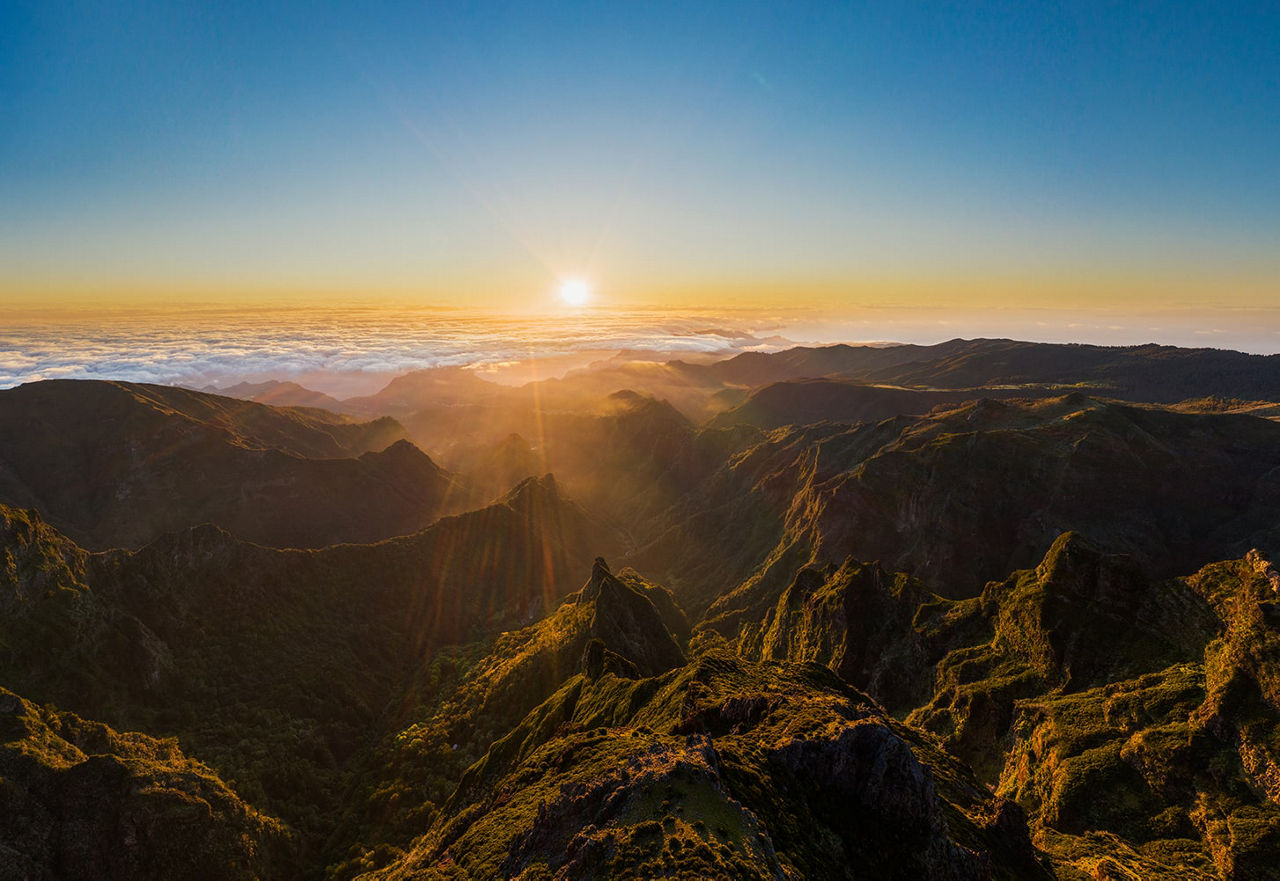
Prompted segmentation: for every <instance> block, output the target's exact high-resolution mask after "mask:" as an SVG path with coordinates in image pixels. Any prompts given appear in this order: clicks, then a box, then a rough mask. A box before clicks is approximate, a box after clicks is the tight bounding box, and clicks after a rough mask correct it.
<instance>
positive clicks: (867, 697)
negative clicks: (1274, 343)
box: [0, 340, 1280, 881]
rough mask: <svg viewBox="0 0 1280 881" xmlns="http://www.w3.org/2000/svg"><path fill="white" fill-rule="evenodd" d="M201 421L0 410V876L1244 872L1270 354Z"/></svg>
mask: <svg viewBox="0 0 1280 881" xmlns="http://www.w3.org/2000/svg"><path fill="white" fill-rule="evenodd" d="M633 354H634V353H633ZM224 392H229V393H233V394H232V395H230V396H229V395H228V394H224V393H217V394H215V393H211V392H209V391H205V392H196V391H190V390H184V389H176V388H170V387H163V386H151V385H139V384H131V383H123V382H91V381H69V380H68V381H57V382H44V383H34V384H31V385H28V386H22V387H19V388H16V389H10V390H7V391H0V806H3V810H0V878H24V879H26V878H40V879H46V878H48V879H53V878H140V877H156V878H314V879H321V878H324V879H350V878H357V877H359V878H386V879H403V878H495V877H509V878H522V879H538V878H603V877H608V878H654V877H680V878H695V877H696V878H726V879H728V878H734V879H736V878H770V879H779V878H781V879H799V878H894V879H897V878H902V879H915V878H937V879H968V878H974V879H978V878H1005V879H1021V878H1046V879H1047V878H1062V879H1073V881H1074V879H1086V878H1093V879H1122V878H1123V879H1127V878H1143V879H1145V878H1177V879H1192V878H1206V877H1208V878H1222V879H1262V878H1273V877H1280V874H1278V872H1277V869H1276V866H1277V865H1280V574H1278V573H1277V567H1276V565H1275V562H1274V561H1276V560H1280V424H1277V421H1276V420H1275V419H1272V418H1268V417H1269V416H1271V415H1274V413H1275V410H1273V408H1275V407H1277V406H1278V405H1280V359H1277V358H1276V357H1275V356H1272V357H1261V356H1250V355H1243V354H1239V353H1231V352H1220V351H1216V350H1209V349H1204V350H1199V349H1197V350H1187V349H1174V348H1170V347H1157V346H1140V347H1126V348H1117V349H1108V348H1102V347H1092V346H1056V345H1044V344H1035V343H1019V342H1013V341H1008V340H976V341H965V340H954V341H951V342H948V343H942V344H939V345H938V346H875V347H859V346H831V347H822V348H797V349H792V350H788V351H784V352H780V353H776V354H761V353H750V354H744V355H738V356H736V357H733V358H729V359H727V360H723V361H718V362H711V363H699V364H689V363H684V362H681V361H678V360H666V361H658V360H655V361H644V360H642V359H638V358H635V357H633V356H632V355H628V356H626V357H621V358H618V359H609V360H605V361H602V362H601V363H599V364H597V365H593V366H592V367H591V368H587V369H584V370H580V371H575V372H571V373H569V374H567V375H566V376H564V377H563V378H560V379H557V380H543V381H540V382H535V383H529V384H526V385H523V386H519V387H511V386H502V385H498V384H496V383H493V382H489V381H487V380H485V379H484V378H483V377H482V376H481V375H479V374H478V372H477V371H471V370H461V369H457V368H449V369H441V370H435V371H423V372H419V373H414V374H408V375H406V376H404V377H401V378H399V379H397V380H396V381H394V382H393V383H391V384H390V385H389V386H388V387H387V389H385V390H384V391H383V392H380V393H378V394H376V395H373V396H369V397H365V398H361V399H352V400H348V401H341V402H339V401H334V400H333V399H329V400H328V401H325V400H324V399H323V398H316V397H314V395H313V394H312V393H310V392H309V391H308V390H306V389H303V388H302V387H301V386H293V385H291V384H288V383H266V384H260V385H258V386H248V385H242V386H239V387H233V388H232V389H227V390H224ZM234 395H242V396H243V397H235V396H234ZM254 397H257V398H269V399H270V400H271V403H263V402H261V401H250V400H246V399H245V398H254ZM315 402H320V403H326V404H328V405H329V406H330V408H331V409H327V410H325V409H316V408H314V407H313V406H311V404H312V403H315ZM437 461H439V462H441V463H443V464H442V465H437ZM446 469H447V470H446Z"/></svg>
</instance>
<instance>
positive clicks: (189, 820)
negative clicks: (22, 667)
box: [0, 688, 295, 881]
mask: <svg viewBox="0 0 1280 881" xmlns="http://www.w3.org/2000/svg"><path fill="white" fill-rule="evenodd" d="M293 850H294V848H293V843H292V842H291V841H290V839H289V833H288V831H287V830H286V829H285V827H284V826H283V825H281V824H280V823H279V822H278V821H276V820H273V819H271V818H269V817H266V816H263V815H261V814H259V813H258V812H257V811H255V810H254V809H253V808H251V807H249V806H248V805H246V804H245V803H244V802H242V801H241V800H240V799H239V798H238V797H237V796H236V794H235V793H234V792H232V791H231V790H230V789H228V788H227V786H226V784H225V783H223V782H222V781H221V780H220V779H218V777H217V776H216V775H215V774H214V773H213V772H212V771H210V770H209V769H208V768H206V767H205V766H203V765H201V764H200V763H199V762H194V761H192V760H190V759H188V758H187V757H186V756H184V755H183V754H182V752H181V751H180V750H179V749H178V746H177V744H176V743H175V742H173V741H171V740H167V741H162V740H156V739H155V738H151V737H147V736H146V735H143V734H137V733H123V734H121V733H117V732H115V731H113V730H112V729H110V728H109V727H107V726H106V725H102V724H101V723H97V722H87V721H85V720H83V719H80V718H79V717H77V716H75V715H73V714H71V713H59V712H56V711H54V710H51V709H42V708H40V707H37V706H35V705H34V704H32V703H31V702H30V701H27V700H24V699H22V698H21V697H19V696H18V695H16V694H14V693H13V692H11V691H8V690H7V689H4V688H0V875H2V876H3V877H5V878H26V879H54V878H58V879H68V881H71V879H86V881H87V879H117V878H118V879H126V878H157V879H174V881H178V879H185V878H191V879H214V878H216V879H232V878H235V879H245V881H250V879H255V878H261V877H269V876H276V875H282V874H285V873H287V872H288V871H291V870H292V868H293V866H294V864H293V859H294V857H295V855H294V853H293Z"/></svg>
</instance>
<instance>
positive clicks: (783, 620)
mask: <svg viewBox="0 0 1280 881" xmlns="http://www.w3.org/2000/svg"><path fill="white" fill-rule="evenodd" d="M1274 571H1275V570H1274V568H1273V567H1272V566H1271V564H1270V563H1269V562H1268V561H1267V560H1266V558H1265V557H1263V556H1262V555H1260V554H1258V553H1256V552H1254V553H1251V554H1250V555H1248V556H1246V557H1245V558H1243V559H1240V560H1235V561H1228V562H1223V563H1216V564H1212V565H1210V566H1208V567H1206V568H1205V569H1203V570H1201V571H1200V572H1199V573H1197V574H1195V575H1194V576H1191V577H1188V578H1179V579H1171V580H1159V579H1152V578H1150V577H1148V576H1146V575H1145V574H1144V573H1143V571H1142V570H1141V569H1140V568H1139V567H1137V566H1136V565H1135V564H1134V562H1133V561H1132V560H1131V559H1129V558H1127V557H1123V556H1117V555H1109V554H1106V553H1104V552H1102V551H1101V550H1100V549H1099V548H1098V547H1097V546H1096V545H1094V544H1092V543H1091V542H1089V541H1088V540H1086V539H1085V538H1083V537H1081V536H1080V535H1078V534H1074V533H1067V534H1064V535H1062V536H1060V537H1059V538H1058V540H1057V541H1055V542H1054V544H1053V546H1052V547H1051V548H1050V550H1049V552H1048V553H1047V554H1046V556H1045V558H1044V559H1043V560H1042V561H1041V563H1040V565H1038V566H1037V567H1036V568H1035V569H1029V570H1023V571H1020V572H1016V573H1014V574H1013V575H1011V576H1009V577H1008V578H1006V579H1004V580H1002V581H995V582H991V583H989V584H988V585H987V586H986V588H985V589H984V590H983V592H982V595H981V596H980V597H976V598H973V599H969V600H947V599H943V598H940V597H936V596H932V595H929V594H927V593H926V592H924V591H923V590H922V588H921V587H920V585H919V584H918V583H915V582H913V581H912V580H910V579H909V578H907V577H906V576H904V575H898V576H896V577H891V576H888V575H887V574H886V573H884V572H883V570H881V569H879V568H878V567H871V566H865V565H858V564H855V563H852V562H847V563H846V564H845V565H844V566H842V567H840V568H839V569H835V568H834V567H832V568H830V569H828V570H826V571H817V570H813V569H805V570H801V572H800V573H799V575H798V576H797V578H796V581H795V582H794V583H793V585H792V586H791V587H789V588H788V589H787V590H786V591H785V592H784V593H783V595H782V597H781V598H780V599H779V601H778V604H777V606H776V607H775V608H774V609H772V610H770V612H769V613H768V614H766V615H765V617H764V618H763V619H762V621H761V622H760V624H759V625H757V626H747V627H744V628H743V629H742V631H741V633H740V636H739V638H738V641H737V648H738V650H739V651H740V652H742V653H744V654H746V655H749V656H752V657H768V658H776V659H789V660H816V661H818V662H820V663H823V664H824V665H826V666H828V667H829V668H830V669H832V670H833V671H837V672H839V673H840V675H841V676H842V678H844V679H845V680H846V681H848V682H850V683H854V684H857V685H859V686H860V687H864V688H867V689H868V690H869V691H870V693H871V694H872V695H873V696H875V697H876V698H877V699H878V700H880V701H881V702H883V703H884V704H885V705H886V706H890V707H896V708H898V709H899V711H900V712H903V713H907V722H908V724H910V725H912V726H914V727H915V728H918V729H921V730H924V731H928V732H931V733H933V734H934V735H935V736H936V737H938V738H939V741H940V742H941V744H942V745H943V746H944V747H945V748H946V749H947V750H948V752H949V753H951V754H953V755H955V756H957V757H959V758H960V759H962V760H964V761H965V762H966V763H967V764H968V765H969V766H970V767H972V768H973V769H974V771H975V772H976V773H977V775H978V777H979V778H980V779H982V780H984V781H985V782H987V783H989V784H991V785H993V786H994V787H996V791H997V792H998V793H999V794H1000V795H1002V796H1004V797H1007V798H1010V799H1012V800H1014V801H1016V802H1017V803H1018V804H1019V805H1020V806H1021V807H1022V808H1023V809H1024V810H1025V811H1026V813H1027V816H1028V818H1029V820H1030V824H1031V829H1032V833H1033V840H1034V842H1035V844H1036V846H1037V847H1039V848H1041V849H1042V850H1043V851H1045V852H1046V853H1047V854H1048V855H1050V857H1051V858H1052V859H1053V861H1054V863H1055V865H1056V866H1057V868H1058V871H1059V873H1060V874H1061V875H1062V876H1064V877H1072V875H1071V873H1072V872H1075V871H1079V872H1083V873H1086V874H1091V875H1094V876H1099V875H1098V873H1102V875H1101V876H1104V877H1110V876H1108V875H1107V874H1106V873H1108V872H1111V873H1112V874H1113V875H1114V876H1116V877H1127V876H1126V875H1125V874H1124V873H1126V872H1130V873H1133V875H1134V876H1136V877H1160V878H1163V877H1170V878H1174V877H1187V878H1190V877H1206V876H1211V877H1223V878H1254V877H1266V876H1267V875H1266V873H1267V872H1268V871H1270V869H1264V868H1263V867H1264V866H1265V865H1266V864H1267V861H1268V860H1271V859H1273V858H1274V857H1275V855H1276V854H1277V853H1280V850H1277V848H1278V847H1280V789H1277V786H1276V780H1278V779H1280V775H1278V773H1277V769H1278V768H1280V763H1278V762H1277V757H1278V756H1280V752H1278V751H1277V746H1278V744H1277V741H1276V733H1275V732H1276V731H1277V725H1276V722H1277V715H1276V713H1277V708H1278V707H1280V702H1278V698H1277V696H1278V695H1280V691H1278V690H1277V688H1276V682H1277V681H1280V679H1278V676H1280V665H1278V662H1280V650H1278V649H1277V646H1278V645H1280V637H1277V635H1276V633H1277V630H1276V626H1275V625H1276V622H1277V621H1278V620H1280V615H1277V613H1276V612H1275V609H1276V608H1277V606H1276V588H1275V585H1274V583H1273V577H1274ZM1276 580H1280V579H1276ZM864 616H865V620H871V621H874V622H877V623H878V624H879V625H881V626H879V627H872V628H868V627H866V626H865V625H864V624H863V621H864ZM867 658H870V659H872V661H873V663H872V664H870V665H868V664H867V663H866V661H865V660H864V659H867Z"/></svg>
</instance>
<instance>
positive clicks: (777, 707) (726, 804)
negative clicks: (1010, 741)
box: [374, 644, 1048, 878]
mask: <svg viewBox="0 0 1280 881" xmlns="http://www.w3.org/2000/svg"><path fill="white" fill-rule="evenodd" d="M515 876H520V877H563V878H588V877H612V878H649V877H659V876H662V877H701V878H854V877H876V878H990V877H997V878H1037V877H1048V875H1047V873H1046V872H1045V871H1044V869H1043V868H1042V867H1041V866H1040V865H1039V863H1038V861H1037V858H1036V855H1035V852H1034V850H1033V849H1032V848H1031V846H1030V843H1029V841H1028V839H1027V832H1026V827H1025V825H1024V824H1023V820H1022V817H1021V813H1020V812H1019V811H1018V809H1017V808H1015V807H1014V806H1013V805H1012V804H1010V803H1008V802H1004V801H1001V800H999V799H996V798H993V797H992V796H991V794H990V792H989V791H988V790H985V789H984V788H983V787H982V786H981V785H979V784H977V783H976V782H975V781H973V780H972V778H971V777H970V776H969V774H968V772H967V771H966V770H965V769H964V768H963V767H962V766H961V765H959V764H958V763H956V762H955V761H954V760H953V759H950V758H949V757H948V756H946V755H945V754H944V753H942V752H941V751H940V750H938V749H937V748H936V747H934V746H932V745H931V743H930V742H929V740H928V738H923V737H920V736H919V735H918V734H917V733H915V732H913V731H911V730H910V729H908V728H906V727H905V726H902V725H900V724H898V723H896V722H894V721H893V720H892V719H890V718H888V717H887V716H886V715H884V713H883V711H881V710H879V709H878V708H877V707H876V706H875V704H874V703H873V702H872V701H870V700H869V699H868V698H866V697H865V696H864V695H862V694H860V693H858V692H857V691H854V690H853V689H850V688H849V687H848V686H845V685H843V684H841V683H840V682H839V680H838V679H836V678H835V677H834V676H833V675H831V674H830V673H829V672H827V671H825V670H823V669H822V668H820V667H817V666H813V665H810V666H791V665H776V664H775V665H760V664H753V663H750V662H747V661H744V660H742V659H740V658H735V657H734V656H733V655H731V654H729V653H727V652H726V651H724V649H723V647H720V646H716V645H714V644H704V645H703V646H702V647H701V648H700V650H698V651H697V652H696V656H695V657H694V659H693V660H692V661H691V662H690V663H689V664H687V665H684V666H681V667H677V668H676V669H674V670H671V671H670V672H668V673H666V674H664V675H661V676H658V677H656V678H640V679H635V678H629V677H627V676H618V675H616V674H615V673H613V672H604V673H602V674H600V675H598V676H592V675H581V674H580V675H576V676H573V677H571V678H570V679H569V680H568V681H566V682H565V684H564V685H563V686H562V687H561V688H560V689H559V690H558V691H557V692H556V693H555V694H554V695H552V696H551V697H550V698H549V699H548V700H547V701H546V702H544V703H543V704H542V705H541V706H539V707H538V708H537V709H536V710H534V711H533V712H532V713H530V714H529V715H528V716H527V717H526V718H525V720H524V721H523V722H521V723H520V725H519V726H517V727H516V728H515V729H514V730H513V731H512V732H511V733H510V734H508V735H507V736H506V737H504V738H503V739H502V740H500V741H498V742H497V743H495V744H494V746H493V747H492V748H491V749H490V750H489V753H488V754H487V755H486V757H485V758H484V760H482V761H481V762H480V763H478V764H476V765H475V766H473V767H472V768H471V769H470V770H469V771H468V772H467V776H466V778H465V779H464V780H463V782H462V783H461V784H460V786H459V787H458V790H457V792H456V793H455V794H454V795H453V797H452V798H451V799H450V801H449V803H448V805H447V806H446V809H445V810H444V811H442V812H441V815H440V820H439V821H437V822H436V823H435V824H434V825H433V827H432V828H431V830H430V831H429V832H428V833H427V834H426V835H425V836H423V838H422V839H420V840H419V841H418V842H417V843H416V844H415V846H414V848H413V849H412V850H411V851H410V852H409V853H407V854H406V855H405V856H404V857H403V858H401V859H399V860H397V861H396V862H395V863H393V864H391V865H390V866H388V867H386V868H385V869H383V870H382V871H380V872H378V873H376V875H375V876H374V877H380V878H410V877H443V878H451V877H457V878H468V877H472V878H474V877H515Z"/></svg>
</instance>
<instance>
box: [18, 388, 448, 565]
mask: <svg viewBox="0 0 1280 881" xmlns="http://www.w3.org/2000/svg"><path fill="white" fill-rule="evenodd" d="M398 438H399V439H398ZM388 444H389V445H390V446H388ZM384 447H385V449H384ZM375 450H377V451H375ZM460 495H461V494H460V493H459V491H458V488H457V487H456V486H455V484H454V481H453V479H452V478H451V477H450V476H449V475H448V474H446V473H445V472H443V471H441V470H440V469H439V468H438V467H436V465H435V463H433V462H432V461H431V460H430V459H429V458H428V457H427V456H426V455H425V454H423V453H422V452H421V451H419V450H417V449H416V448H415V447H413V446H412V445H411V444H409V443H408V442H407V441H405V440H403V429H402V428H401V427H400V426H399V425H398V424H397V423H395V422H394V421H392V420H389V419H382V420H378V421H376V422H371V423H354V422H351V421H350V420H348V419H346V418H345V417H340V416H335V415H334V414H332V413H328V412H325V411H321V410H301V409H277V408H272V407H267V406H265V405H262V404H255V403H250V402H245V401H238V400H234V399H231V398H222V397H217V396H214V395H206V394H201V393H199V392H191V391H187V390H185V389H176V388H166V387H163V386H144V385H135V384H129V383H114V382H88V381H71V380H68V381H54V382H42V383H32V384H30V385H26V386H20V387H18V388H15V389H9V390H7V391H3V392H0V502H3V503H7V504H12V505H18V506H22V507H33V508H37V509H39V510H40V511H41V512H42V513H43V514H44V516H45V517H47V518H48V519H49V521H50V522H52V523H54V524H55V525H57V526H58V528H59V529H61V530H62V531H64V532H65V533H66V534H67V535H68V536H70V537H71V538H73V539H75V540H76V541H77V542H80V543H81V544H83V545H84V546H86V547H89V548H95V549H100V548H105V547H120V546H123V547H138V546H140V545H142V544H145V543H147V542H149V541H152V540H154V539H155V538H157V537H159V536H160V535H161V534H163V533H165V532H170V531H174V530H178V529H185V528H187V527H190V526H194V525H197V524H200V523H215V524H217V525H219V526H222V527H223V528H225V529H228V530H230V531H232V532H233V533H235V534H236V535H238V536H240V537H242V538H246V539H249V540H251V541H257V542H261V543H263V544H269V545H274V546H278V547H317V546H323V545H327V544H333V543H335V542H340V541H376V540H378V539H382V538H387V537H390V536H392V535H403V534H406V533H409V532H413V531H415V530H417V529H421V528H422V527H423V526H426V525H427V524H428V523H431V522H432V521H433V520H435V519H436V518H438V517H439V516H440V515H441V514H442V513H448V512H449V511H450V510H451V509H452V506H453V505H454V504H455V503H456V500H458V498H459V496H460Z"/></svg>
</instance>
